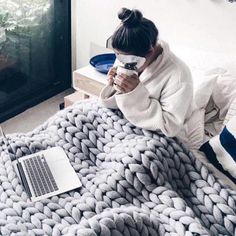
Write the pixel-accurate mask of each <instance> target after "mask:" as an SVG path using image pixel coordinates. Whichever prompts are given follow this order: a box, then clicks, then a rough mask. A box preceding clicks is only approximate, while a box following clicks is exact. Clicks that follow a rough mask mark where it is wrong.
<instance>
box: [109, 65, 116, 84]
mask: <svg viewBox="0 0 236 236" xmlns="http://www.w3.org/2000/svg"><path fill="white" fill-rule="evenodd" d="M116 70H117V67H112V68H110V70H109V71H108V73H107V82H108V85H110V86H112V85H113V83H114V78H115V76H116Z"/></svg>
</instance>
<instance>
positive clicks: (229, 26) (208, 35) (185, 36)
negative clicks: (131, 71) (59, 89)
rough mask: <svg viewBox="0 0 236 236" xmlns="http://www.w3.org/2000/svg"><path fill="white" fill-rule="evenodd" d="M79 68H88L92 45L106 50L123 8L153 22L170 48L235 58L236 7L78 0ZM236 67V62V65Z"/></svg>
mask: <svg viewBox="0 0 236 236" xmlns="http://www.w3.org/2000/svg"><path fill="white" fill-rule="evenodd" d="M76 1H77V8H76V14H77V24H76V29H77V30H76V39H75V41H76V67H77V68H79V67H81V66H84V65H87V64H88V61H89V58H90V47H91V43H95V44H98V45H100V46H105V42H106V39H107V37H108V36H110V35H111V34H112V33H113V31H114V30H115V28H116V27H117V25H118V24H119V20H118V18H117V12H118V11H119V9H120V8H121V7H128V8H137V9H140V10H141V11H142V12H143V15H144V16H145V17H146V18H149V19H151V20H153V21H154V22H155V23H156V25H157V27H158V29H159V31H160V37H161V38H162V39H164V40H165V41H167V42H168V43H169V44H170V45H184V46H186V47H194V48H198V49H201V50H205V51H209V52H212V51H214V52H219V53H225V54H232V55H236V3H229V2H227V1H226V0H145V1H144V0H126V1H124V0H113V1H112V0H99V1H98V0H97V1H95V0H76ZM235 63H236V62H235Z"/></svg>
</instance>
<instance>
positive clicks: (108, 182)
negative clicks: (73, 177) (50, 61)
mask: <svg viewBox="0 0 236 236" xmlns="http://www.w3.org/2000/svg"><path fill="white" fill-rule="evenodd" d="M8 139H9V141H10V145H11V149H12V152H14V154H15V155H17V156H18V157H21V156H23V155H26V154H30V153H34V152H36V151H39V150H42V149H46V148H50V147H53V146H61V147H63V148H64V150H65V151H66V153H67V155H68V157H69V159H70V162H71V164H72V166H73V168H74V169H75V171H76V172H77V174H78V176H79V178H80V180H81V182H82V184H83V185H82V187H81V188H79V189H77V190H73V191H70V192H68V193H64V194H61V195H58V196H55V197H52V198H50V199H46V200H43V201H39V202H36V203H32V202H30V201H29V200H28V199H27V195H26V193H25V191H24V189H23V188H22V185H21V184H20V183H19V180H18V179H17V177H16V174H15V172H14V169H13V166H12V159H13V158H14V155H12V156H11V155H10V157H9V156H8V155H7V153H6V150H5V147H4V145H3V141H2V139H0V144H1V150H0V151H1V158H0V235H27V236H28V235H79V236H96V235H101V236H123V235H124V236H138V235H141V236H148V235H150V236H154V235H180V236H183V235H187V236H190V235H236V208H235V206H236V192H234V191H232V190H230V189H229V188H227V187H226V186H224V185H223V184H222V183H221V181H220V180H218V179H216V178H215V177H214V176H213V175H212V174H211V173H209V171H208V170H207V168H206V167H205V166H204V165H203V164H202V163H201V162H199V161H198V160H196V158H195V157H194V156H193V155H192V154H191V153H190V152H189V151H188V150H187V149H186V148H185V147H184V146H183V145H181V144H180V143H178V141H177V140H174V139H170V138H166V137H165V136H164V135H163V134H161V133H160V132H150V131H147V130H143V129H140V128H137V127H135V126H133V125H132V124H130V123H129V122H128V121H127V120H126V119H124V118H123V116H122V114H121V113H120V112H119V111H117V110H109V109H106V108H101V107H99V105H98V104H97V103H96V102H95V101H94V102H93V101H89V102H81V103H78V104H76V105H75V106H73V107H70V108H67V109H65V110H63V111H60V112H58V113H57V114H56V115H55V116H53V117H51V118H50V119H49V120H48V121H47V122H45V123H44V124H42V125H41V126H39V127H38V128H36V129H35V130H34V131H32V132H30V133H27V134H13V135H8Z"/></svg>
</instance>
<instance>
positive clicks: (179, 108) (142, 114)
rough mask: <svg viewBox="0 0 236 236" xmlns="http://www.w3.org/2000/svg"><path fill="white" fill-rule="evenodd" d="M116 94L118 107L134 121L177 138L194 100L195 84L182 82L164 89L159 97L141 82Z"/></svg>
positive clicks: (138, 124)
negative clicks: (128, 89) (132, 88)
mask: <svg viewBox="0 0 236 236" xmlns="http://www.w3.org/2000/svg"><path fill="white" fill-rule="evenodd" d="M174 79H176V78H173V80H174ZM115 96H116V102H117V105H118V107H119V108H120V110H121V111H122V112H123V114H124V116H125V117H126V118H127V119H128V120H129V121H130V122H131V123H133V124H134V125H136V126H138V127H141V128H145V129H149V130H157V129H160V130H161V131H162V132H163V133H164V134H165V135H166V136H169V137H173V136H175V135H176V134H177V133H178V132H179V130H180V129H181V128H182V126H183V124H184V121H185V119H186V115H187V112H188V109H190V105H191V103H192V99H193V87H192V84H191V83H183V82H182V83H181V82H178V83H175V84H172V85H171V86H167V87H166V88H164V89H163V90H162V92H161V94H160V98H159V99H156V98H153V97H151V96H150V94H149V92H148V90H147V89H146V87H145V86H144V85H143V84H142V83H141V82H140V83H139V84H138V86H137V87H136V88H135V89H134V90H132V91H131V92H129V93H124V94H119V95H115Z"/></svg>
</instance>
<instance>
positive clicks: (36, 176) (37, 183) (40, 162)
mask: <svg viewBox="0 0 236 236" xmlns="http://www.w3.org/2000/svg"><path fill="white" fill-rule="evenodd" d="M23 162H24V165H25V168H26V171H27V174H28V176H29V178H30V182H31V184H32V187H33V191H34V194H35V196H36V197H38V196H42V195H44V194H46V193H51V192H54V191H57V190H58V186H57V184H56V181H55V179H54V177H53V175H52V172H51V170H50V169H49V166H48V163H47V161H46V159H45V157H44V155H42V154H41V155H40V156H39V155H36V156H33V157H31V158H29V159H26V160H24V161H23Z"/></svg>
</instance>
